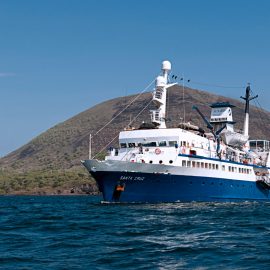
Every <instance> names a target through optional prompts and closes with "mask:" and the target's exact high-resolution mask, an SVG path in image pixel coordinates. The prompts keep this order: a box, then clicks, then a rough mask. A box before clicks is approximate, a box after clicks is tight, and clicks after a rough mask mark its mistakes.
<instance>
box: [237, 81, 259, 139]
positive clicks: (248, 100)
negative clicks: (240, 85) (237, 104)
mask: <svg viewBox="0 0 270 270" xmlns="http://www.w3.org/2000/svg"><path fill="white" fill-rule="evenodd" d="M250 91H251V89H250V83H248V85H247V88H246V95H245V96H244V97H242V96H241V97H240V98H242V99H243V100H245V101H246V105H245V122H244V128H243V135H245V136H249V135H248V129H249V103H250V101H251V100H253V99H255V98H257V97H258V95H256V96H254V97H251V96H250Z"/></svg>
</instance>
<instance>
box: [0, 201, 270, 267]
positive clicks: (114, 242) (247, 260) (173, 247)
mask: <svg viewBox="0 0 270 270" xmlns="http://www.w3.org/2000/svg"><path fill="white" fill-rule="evenodd" d="M99 200H100V198H98V197H91V196H89V197H88V196H74V197H63V196H55V197H53V196H52V197H50V196H47V197H13V196H10V197H0V228H1V230H0V241H1V245H0V269H5V270H6V269H7V270H9V269H25V270H26V269H27V270H28V269H29V270H30V269H31V270H32V269H39V270H43V269H46V270H47V269H59V270H60V269H100V270H103V269H117V270H119V269H170V270H171V269H200V270H201V269H217V268H218V267H219V268H222V269H270V255H269V254H270V219H269V214H270V204H269V203H256V202H244V203H186V204H182V203H178V204H156V205H155V204H138V205H136V204H125V205H119V204H100V203H99Z"/></svg>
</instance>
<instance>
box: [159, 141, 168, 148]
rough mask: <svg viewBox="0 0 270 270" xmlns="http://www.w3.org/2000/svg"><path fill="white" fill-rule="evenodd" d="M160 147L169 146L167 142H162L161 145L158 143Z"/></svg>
mask: <svg viewBox="0 0 270 270" xmlns="http://www.w3.org/2000/svg"><path fill="white" fill-rule="evenodd" d="M158 146H160V147H164V146H167V144H166V141H161V142H159V143H158Z"/></svg>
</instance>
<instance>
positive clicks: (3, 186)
mask: <svg viewBox="0 0 270 270" xmlns="http://www.w3.org/2000/svg"><path fill="white" fill-rule="evenodd" d="M182 91H183V89H182V87H181V86H177V85H176V86H173V87H171V88H169V91H168V103H167V107H168V109H167V111H168V114H167V118H168V119H171V121H169V122H168V123H167V125H168V126H169V127H173V126H176V125H177V124H178V123H179V122H180V121H181V117H183V110H184V107H183V99H182ZM134 98H135V96H134V95H133V96H127V97H119V98H115V99H112V100H108V101H106V102H103V103H101V104H98V105H96V106H94V107H92V108H90V109H88V110H86V111H84V112H82V113H80V114H78V115H76V116H74V117H72V118H71V119H68V120H67V121H65V122H63V123H60V124H58V125H56V126H54V127H52V128H50V129H49V130H47V131H46V132H44V133H42V134H41V135H39V136H38V137H36V138H34V139H33V140H31V141H30V142H29V143H27V144H26V145H24V146H22V147H21V148H19V149H17V150H16V151H14V152H12V153H10V154H9V155H7V156H5V157H3V158H2V159H0V168H1V171H0V193H1V192H2V193H10V192H14V191H20V190H23V191H25V189H27V188H28V186H30V187H29V188H28V189H29V192H30V193H31V192H32V191H33V189H35V190H38V191H40V190H44V189H46V188H47V187H50V188H51V189H50V190H51V191H50V192H52V191H53V190H55V189H57V188H59V189H58V191H57V192H58V193H59V192H60V193H61V192H63V188H66V189H67V190H69V189H72V188H74V186H75V187H76V186H78V184H80V185H82V186H85V185H86V184H89V177H88V175H87V172H86V171H85V170H84V169H83V168H82V166H81V165H80V160H82V159H87V158H88V145H89V134H90V133H91V134H92V135H93V140H92V145H93V152H94V153H98V152H99V151H101V150H102V148H103V147H104V146H106V145H108V146H109V144H108V143H109V142H111V141H113V139H114V138H116V140H114V141H113V142H112V143H111V144H110V145H113V144H114V145H116V144H117V135H118V133H119V131H120V130H122V129H123V128H124V127H126V126H127V125H128V123H129V122H130V120H131V119H133V118H134V117H136V116H137V115H138V114H139V116H138V117H137V118H136V120H135V121H134V122H133V123H132V125H133V126H135V127H136V126H139V125H140V124H141V123H142V122H143V121H145V122H150V114H149V109H153V108H154V105H153V104H152V103H151V99H152V94H151V93H144V94H142V95H141V96H140V97H139V98H138V99H137V100H136V101H135V102H134V103H132V105H130V106H129V107H128V108H127V109H126V110H125V111H124V112H123V113H122V114H120V115H119V116H118V117H116V118H115V119H114V120H113V121H112V122H111V123H110V124H108V125H107V126H106V127H105V128H104V129H102V130H101V131H100V132H99V133H98V134H97V135H95V134H96V133H97V132H98V131H99V130H100V129H101V128H102V127H104V125H105V124H106V123H108V122H109V121H111V120H112V119H113V118H114V117H115V116H117V115H118V114H119V113H120V112H121V111H122V110H123V109H124V108H125V107H127V105H128V104H130V103H131V101H132V100H133V99H134ZM222 101H229V102H230V103H232V104H233V105H235V106H236V107H235V108H234V110H233V116H234V120H235V121H236V122H237V124H236V128H238V129H241V128H242V123H243V119H244V104H243V103H242V102H240V101H238V100H234V99H231V98H227V97H222V96H218V95H214V94H210V93H208V92H204V91H200V90H195V89H191V88H187V87H186V88H185V111H186V120H187V121H191V122H192V123H194V124H197V125H199V126H202V127H204V126H205V125H204V123H203V122H202V120H201V118H200V117H199V116H198V115H197V114H196V113H195V112H194V111H193V110H192V106H193V105H197V106H199V107H200V109H201V111H202V112H203V113H204V114H205V115H206V116H209V115H210V108H209V105H210V104H211V103H213V102H222ZM143 109H144V110H143ZM142 110H143V111H142ZM269 126H270V113H269V112H267V111H265V110H259V109H257V108H255V107H253V106H251V110H250V127H251V128H250V137H251V138H258V139H262V138H270V130H269V129H268V128H266V127H269ZM101 152H102V151H101ZM103 152H104V151H103ZM7 175H8V176H7ZM44 175H46V177H45V178H43V176H44ZM15 178H19V180H18V179H17V180H16V181H15V180H14V179H15ZM40 178H42V179H43V180H42V181H40ZM59 178H60V179H61V181H60V180H59V181H58V180H57V181H56V180H55V179H59ZM29 179H31V180H29ZM10 181H11V182H12V181H13V182H14V181H15V183H13V185H11V184H10ZM25 181H26V182H27V181H30V185H29V183H28V184H27V183H26V184H25ZM40 182H41V183H42V184H41V183H40ZM91 183H92V182H91ZM7 186H8V188H7ZM89 189H90V190H94V191H95V188H94V184H91V187H89ZM59 190H60V191H59Z"/></svg>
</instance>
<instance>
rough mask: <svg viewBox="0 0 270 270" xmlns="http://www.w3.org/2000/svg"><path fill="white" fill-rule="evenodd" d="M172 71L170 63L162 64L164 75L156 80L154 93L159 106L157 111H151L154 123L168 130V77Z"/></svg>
mask: <svg viewBox="0 0 270 270" xmlns="http://www.w3.org/2000/svg"><path fill="white" fill-rule="evenodd" d="M170 70H171V63H170V62H169V61H163V62H162V75H160V76H158V77H157V78H156V88H155V91H154V93H153V101H154V103H155V105H156V106H157V109H156V110H152V111H151V118H152V123H153V124H154V125H155V126H157V127H158V128H166V119H165V116H166V98H167V88H168V86H171V85H168V75H169V72H170Z"/></svg>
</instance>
